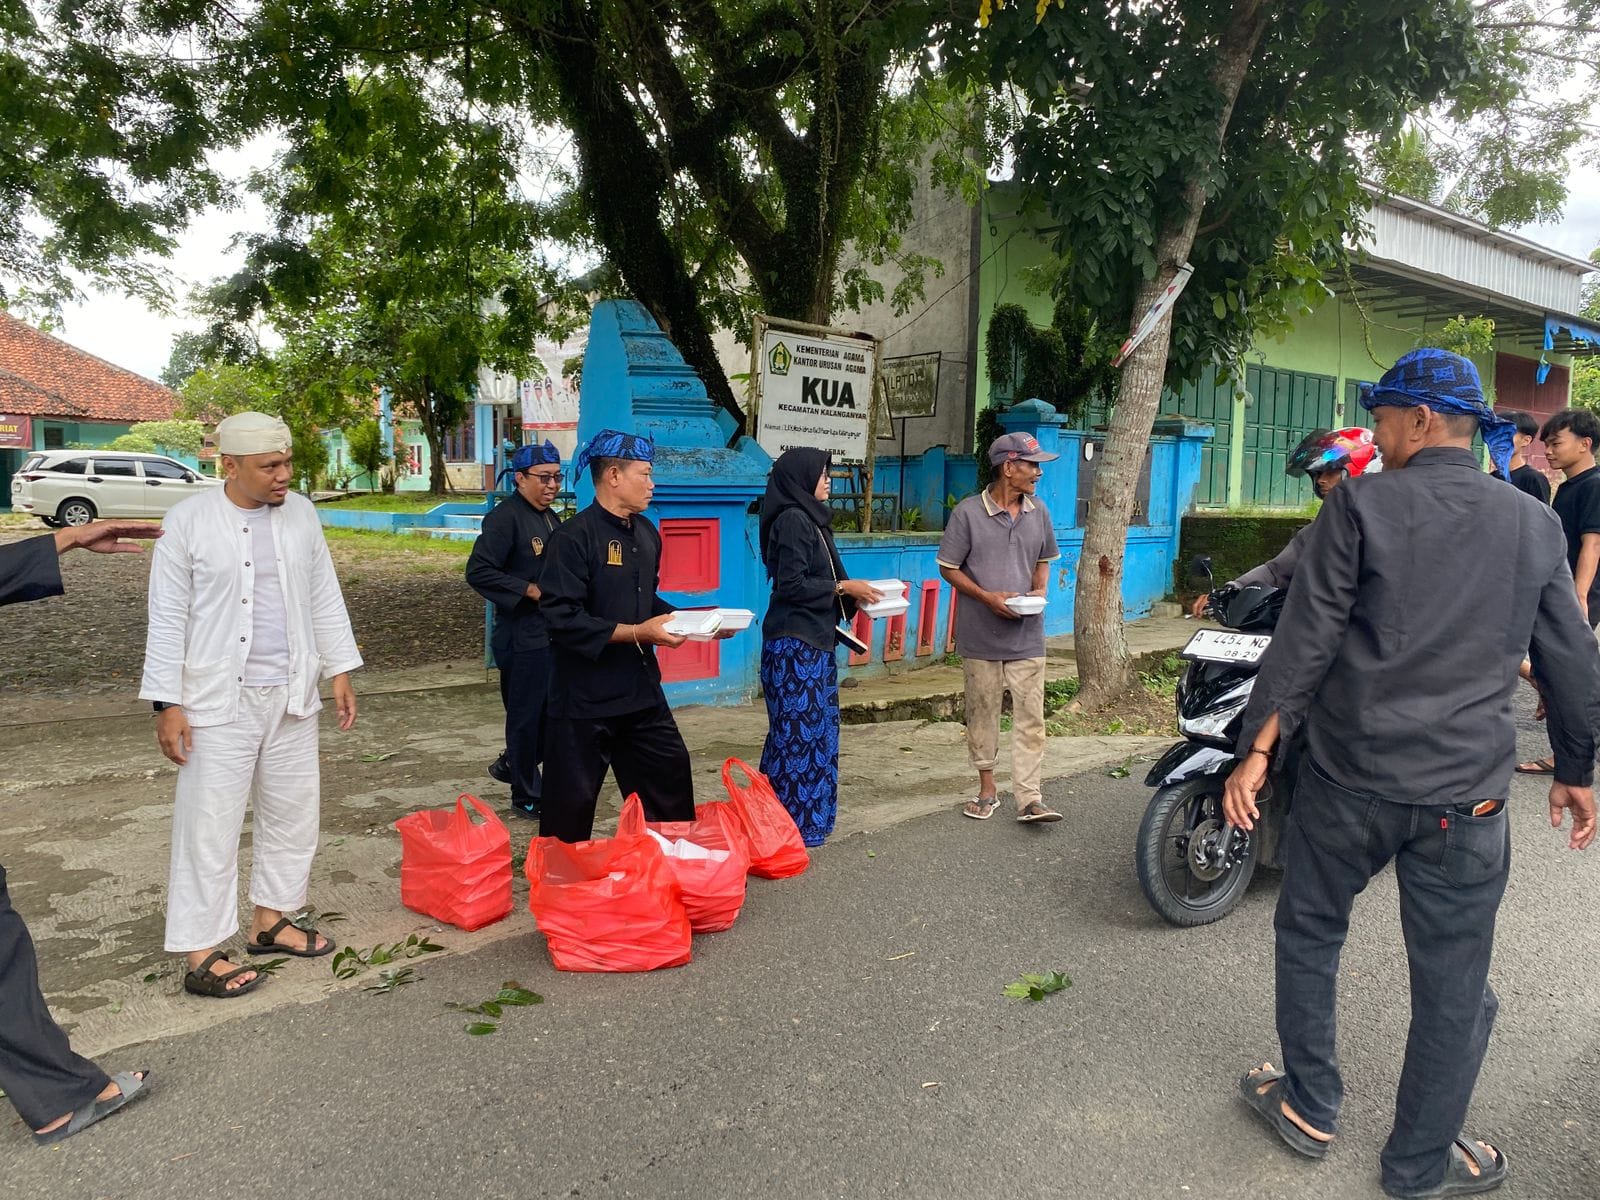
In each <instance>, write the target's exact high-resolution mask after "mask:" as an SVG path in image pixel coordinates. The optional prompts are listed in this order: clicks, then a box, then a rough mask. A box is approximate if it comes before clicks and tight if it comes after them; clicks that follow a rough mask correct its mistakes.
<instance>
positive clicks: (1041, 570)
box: [1032, 562, 1050, 592]
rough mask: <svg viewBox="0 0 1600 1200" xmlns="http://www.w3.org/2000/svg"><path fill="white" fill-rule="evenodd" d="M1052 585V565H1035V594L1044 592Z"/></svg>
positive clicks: (1043, 563)
mask: <svg viewBox="0 0 1600 1200" xmlns="http://www.w3.org/2000/svg"><path fill="white" fill-rule="evenodd" d="M1049 583H1050V564H1049V563H1047V562H1042V563H1035V564H1034V567H1033V588H1032V590H1033V591H1035V592H1043V591H1044V590H1045V588H1046V587H1047V586H1049Z"/></svg>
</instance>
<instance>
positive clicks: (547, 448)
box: [495, 441, 561, 483]
mask: <svg viewBox="0 0 1600 1200" xmlns="http://www.w3.org/2000/svg"><path fill="white" fill-rule="evenodd" d="M546 463H554V464H555V465H556V466H558V467H559V466H560V465H561V451H559V450H557V449H556V448H555V446H554V444H553V443H551V442H548V441H546V442H545V444H544V445H542V446H539V445H535V444H533V443H529V444H528V445H526V446H518V447H517V448H516V450H515V451H514V452H513V453H512V455H511V457H510V458H508V459H507V460H506V465H505V467H504V469H503V470H501V472H500V474H499V475H498V476H496V477H495V482H496V483H499V482H500V480H502V479H504V478H505V477H506V476H507V475H510V474H512V473H514V472H517V471H531V470H532V469H533V468H534V467H541V466H544V465H545V464H546Z"/></svg>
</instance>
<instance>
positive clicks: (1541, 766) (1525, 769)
mask: <svg viewBox="0 0 1600 1200" xmlns="http://www.w3.org/2000/svg"><path fill="white" fill-rule="evenodd" d="M1555 773H1556V764H1555V762H1554V761H1553V760H1552V759H1548V758H1536V759H1534V760H1532V765H1531V766H1530V765H1529V764H1528V763H1518V764H1517V774H1518V775H1554V774H1555Z"/></svg>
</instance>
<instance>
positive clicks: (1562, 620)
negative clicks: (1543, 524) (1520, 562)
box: [1528, 556, 1600, 787]
mask: <svg viewBox="0 0 1600 1200" xmlns="http://www.w3.org/2000/svg"><path fill="white" fill-rule="evenodd" d="M1569 578H1570V576H1569V575H1568V574H1567V564H1566V559H1565V556H1559V557H1558V558H1557V562H1556V569H1555V571H1554V572H1553V573H1552V575H1551V577H1550V579H1549V580H1547V581H1546V583H1545V585H1544V587H1543V588H1542V589H1540V592H1539V608H1538V611H1537V613H1536V614H1535V616H1534V621H1533V638H1532V645H1531V646H1530V647H1529V651H1528V658H1529V661H1531V662H1532V664H1533V674H1534V677H1535V678H1536V679H1538V680H1539V690H1540V694H1541V695H1542V696H1543V698H1544V705H1545V723H1546V725H1547V727H1548V729H1547V732H1548V733H1549V735H1550V749H1551V751H1552V753H1553V755H1554V757H1555V764H1556V768H1555V778H1556V782H1558V783H1563V784H1567V785H1569V786H1573V787H1589V786H1591V785H1592V784H1593V782H1594V755H1595V740H1594V717H1595V715H1596V710H1597V705H1600V658H1597V657H1596V654H1595V645H1594V634H1592V633H1591V632H1590V631H1589V627H1588V625H1587V623H1586V622H1585V621H1584V618H1583V616H1582V610H1581V606H1580V605H1579V604H1578V602H1577V597H1576V596H1575V595H1574V593H1573V589H1572V584H1571V583H1569V582H1568V580H1569Z"/></svg>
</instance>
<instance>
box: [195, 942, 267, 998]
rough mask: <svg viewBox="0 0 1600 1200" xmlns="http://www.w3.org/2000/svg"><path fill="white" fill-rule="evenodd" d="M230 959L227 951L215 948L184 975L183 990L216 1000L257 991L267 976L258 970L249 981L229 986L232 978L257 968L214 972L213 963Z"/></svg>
mask: <svg viewBox="0 0 1600 1200" xmlns="http://www.w3.org/2000/svg"><path fill="white" fill-rule="evenodd" d="M228 961H229V959H228V955H227V952H226V951H224V950H213V951H212V952H211V953H210V954H209V955H207V956H206V959H205V961H204V962H202V963H201V964H200V965H199V966H198V967H196V968H195V969H194V970H192V971H190V972H189V973H188V974H187V975H185V976H184V977H183V990H184V991H186V992H188V993H189V994H190V995H191V996H209V997H211V998H213V999H216V1000H232V999H234V998H235V997H236V996H243V995H246V994H247V993H249V992H253V991H255V990H256V988H258V987H260V986H261V981H262V980H263V979H264V978H266V977H265V976H264V975H262V974H260V973H259V972H258V973H257V974H256V977H255V978H254V979H252V980H250V981H249V982H248V983H241V984H240V985H239V986H238V987H236V988H231V987H229V986H228V983H229V981H230V980H234V979H237V978H239V976H241V975H247V974H249V973H250V972H251V971H254V970H255V968H254V967H251V966H244V967H238V968H236V969H234V970H232V971H225V972H223V973H222V974H221V975H216V974H213V973H212V971H211V967H212V964H213V963H218V962H228Z"/></svg>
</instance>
